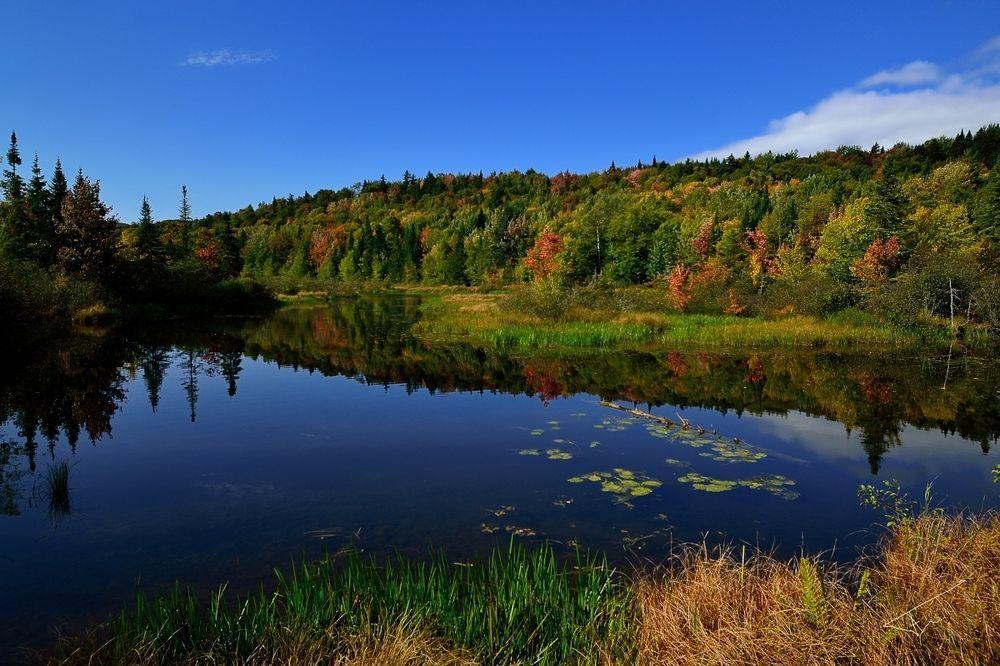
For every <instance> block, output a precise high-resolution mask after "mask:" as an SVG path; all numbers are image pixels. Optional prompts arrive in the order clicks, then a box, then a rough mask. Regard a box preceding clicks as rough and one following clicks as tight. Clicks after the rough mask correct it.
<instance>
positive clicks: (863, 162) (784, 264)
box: [0, 125, 1000, 324]
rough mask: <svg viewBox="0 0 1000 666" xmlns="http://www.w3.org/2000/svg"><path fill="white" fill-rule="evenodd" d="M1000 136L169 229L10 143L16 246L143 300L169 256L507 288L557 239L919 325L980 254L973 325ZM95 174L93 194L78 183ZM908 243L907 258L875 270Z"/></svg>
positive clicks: (624, 173)
mask: <svg viewBox="0 0 1000 666" xmlns="http://www.w3.org/2000/svg"><path fill="white" fill-rule="evenodd" d="M998 140H1000V126H997V125H991V126H988V127H985V128H982V129H981V130H979V131H978V132H976V133H974V134H971V133H961V134H960V135H958V136H957V137H955V138H954V139H944V138H941V139H934V140H931V141H928V142H926V143H924V144H921V145H917V146H906V145H900V146H896V147H894V148H893V149H892V150H889V151H884V150H881V149H879V150H876V151H863V150H858V149H855V148H838V149H836V150H831V151H826V152H821V153H818V154H816V155H813V156H810V157H799V156H797V155H795V154H784V155H774V154H770V153H768V154H765V155H761V156H759V157H756V158H754V157H751V156H749V155H747V156H745V157H743V158H739V159H737V158H728V159H725V160H707V161H702V162H695V161H685V162H682V163H676V164H665V163H662V162H656V163H654V164H652V165H642V164H637V165H635V167H628V168H618V167H617V166H616V167H615V168H612V169H607V170H605V171H601V172H594V173H588V174H569V173H562V174H557V175H555V176H552V177H549V176H546V175H544V174H541V173H538V172H535V171H531V170H529V171H526V172H519V171H512V172H506V173H493V174H489V175H483V174H481V173H480V174H433V173H428V174H427V175H425V176H424V177H423V178H417V177H415V176H414V175H413V174H412V173H410V172H409V171H407V172H406V173H405V174H404V176H403V178H402V180H401V181H395V182H394V181H390V180H388V179H386V178H385V177H383V178H381V179H379V180H377V181H366V182H363V183H359V184H357V185H355V186H354V187H352V188H342V189H340V190H320V191H318V192H316V193H313V194H311V193H309V192H306V193H304V194H302V195H299V196H293V195H288V196H287V197H280V198H279V197H275V198H273V199H272V200H271V201H270V202H269V203H268V202H265V203H260V204H258V205H256V206H246V207H245V208H242V209H240V210H236V211H231V212H218V213H213V214H211V215H208V216H205V217H203V218H200V219H195V218H194V217H193V216H192V211H191V204H190V201H189V198H188V191H187V187H186V186H184V187H182V188H181V202H180V208H179V211H178V219H176V220H162V221H160V222H153V221H152V215H151V211H148V210H146V209H144V211H143V213H142V215H141V216H140V220H139V224H138V225H137V227H136V228H134V229H129V228H120V227H119V225H117V223H115V222H114V218H113V217H112V216H111V215H110V211H108V210H107V207H105V206H104V205H103V204H102V203H101V202H100V199H99V196H97V195H98V194H99V190H98V188H97V184H96V182H91V181H89V180H88V179H86V178H84V177H83V176H82V174H81V176H80V177H79V178H78V179H77V184H76V185H74V187H73V191H67V190H68V188H67V185H66V182H65V177H64V176H63V175H62V171H61V166H60V165H59V164H58V163H57V165H56V172H55V173H53V176H52V178H51V179H50V181H49V183H48V184H46V182H45V179H44V178H43V177H42V175H41V171H40V169H39V168H38V167H37V160H36V161H35V164H34V165H33V168H32V176H31V180H30V182H29V183H27V184H25V183H24V180H23V179H22V178H21V175H20V174H19V173H18V166H19V165H20V164H21V158H20V152H19V148H18V145H17V141H16V137H15V136H12V137H11V147H10V150H9V151H8V155H7V168H6V169H5V170H4V175H3V189H4V193H5V198H4V202H3V204H2V208H0V213H2V220H0V221H2V237H0V241H2V243H0V246H2V247H5V248H6V251H7V252H8V253H10V254H12V255H14V256H16V257H18V258H23V259H30V260H33V261H35V262H37V263H39V264H40V265H42V266H43V267H46V268H48V267H49V266H51V265H52V264H53V263H55V262H56V259H57V258H58V263H59V266H60V267H61V269H62V270H63V271H64V272H66V273H67V274H69V275H72V276H75V277H76V278H77V279H80V278H83V279H87V280H90V281H93V282H97V283H100V284H101V286H102V287H103V288H104V289H105V291H106V292H107V293H108V295H109V297H110V298H111V300H112V301H114V300H115V299H118V300H119V301H122V302H126V303H127V302H149V301H153V302H157V301H158V299H160V298H161V296H160V294H169V293H171V292H178V291H182V292H187V293H194V292H193V291H192V290H191V289H189V288H181V289H176V288H174V287H173V286H171V285H163V284H162V283H163V282H164V281H167V280H169V279H170V277H171V275H172V269H170V268H169V266H168V265H171V264H178V267H177V269H176V272H179V273H181V274H182V277H183V279H184V282H185V283H186V284H188V286H190V284H189V283H190V282H191V281H192V280H193V279H194V278H193V277H192V276H193V275H194V273H196V272H197V271H195V270H194V269H193V268H191V267H190V266H185V265H184V264H185V263H186V262H190V261H198V262H200V263H201V264H202V266H203V267H204V269H205V274H204V275H202V276H200V277H198V278H197V280H195V281H200V282H203V283H204V282H205V281H208V282H219V281H223V280H227V279H231V278H233V277H236V276H240V275H242V276H244V277H246V278H255V279H264V280H272V279H275V278H278V279H280V280H283V281H284V282H285V283H286V284H287V286H288V288H289V290H291V289H294V284H293V283H295V282H297V281H298V282H301V283H302V284H310V283H312V281H314V280H317V279H318V280H320V281H322V282H324V283H328V284H332V283H337V282H341V283H351V284H366V283H371V282H378V283H399V282H407V283H412V282H415V281H423V282H426V283H429V284H435V285H476V286H482V287H488V288H494V287H503V286H507V285H511V284H515V283H519V282H524V281H527V280H528V279H529V278H530V277H532V273H531V269H530V264H531V258H530V256H529V253H530V252H531V251H532V248H533V247H535V245H536V241H538V239H539V238H540V234H541V233H542V232H543V230H544V231H546V233H550V234H553V235H554V236H557V237H558V239H559V242H558V253H557V254H558V260H557V261H555V260H553V265H555V266H557V268H556V269H554V271H553V272H554V277H556V278H557V279H558V280H559V282H560V283H562V284H565V285H567V286H570V287H580V286H582V285H586V284H588V283H591V282H592V281H598V282H597V283H598V284H600V285H603V286H605V287H607V286H623V285H633V284H647V283H650V282H655V281H657V280H660V279H664V278H665V277H666V276H668V275H671V274H673V273H674V271H675V269H676V267H677V266H678V265H683V266H684V269H683V270H682V271H681V272H683V273H684V274H685V275H687V276H688V278H687V279H686V280H685V283H684V284H682V285H674V287H679V288H682V289H683V291H684V293H683V294H681V296H682V297H683V298H682V300H683V301H684V309H685V310H686V311H691V312H698V313H711V314H718V313H723V312H725V313H727V314H739V315H741V316H748V315H750V316H752V315H760V314H764V315H768V316H777V315H782V314H810V315H816V314H828V313H830V312H834V311H837V310H840V309H844V308H848V307H854V306H856V305H857V304H859V303H861V304H863V305H864V306H865V307H867V308H869V309H871V310H872V311H873V312H876V313H877V314H879V315H880V316H882V317H884V318H885V319H888V320H891V321H897V322H905V323H920V322H921V321H924V322H926V321H927V320H928V319H929V318H930V319H933V318H939V317H940V316H941V314H942V313H941V305H940V300H941V299H940V282H941V281H940V277H941V275H943V273H941V272H940V271H939V270H938V269H937V268H934V269H933V270H932V269H931V268H930V267H931V265H932V264H934V263H935V262H937V263H939V264H940V263H941V262H940V261H939V260H938V259H937V258H938V257H940V256H945V255H946V256H949V257H961V261H964V262H965V263H966V264H967V266H966V269H965V270H964V271H956V270H952V268H949V269H948V271H949V272H951V273H952V275H951V276H950V277H951V280H952V287H950V288H949V289H950V291H949V299H948V301H949V318H950V314H951V312H950V308H951V295H952V293H953V290H954V289H955V287H954V284H955V282H956V281H957V282H960V283H961V285H960V287H959V289H960V290H961V294H962V296H961V297H962V299H963V303H964V304H965V306H966V307H965V311H964V315H965V319H968V320H969V323H972V324H979V323H982V322H986V323H988V322H989V321H991V318H992V317H994V310H995V308H993V304H992V301H991V300H990V298H989V297H988V294H982V297H980V296H977V294H981V293H982V291H981V289H980V287H979V285H981V284H982V283H985V282H989V281H990V280H991V279H992V278H994V277H996V276H997V275H998V274H1000V272H998V269H997V265H998V262H997V258H998V257H1000V168H998V167H997V166H996V165H995V163H994V162H991V161H986V160H993V161H995V160H996V159H997V150H996V146H997V145H998ZM81 178H82V179H83V184H84V185H86V186H87V188H89V191H88V192H78V191H77V190H78V189H79V187H80V179H81ZM66 211H70V212H71V215H70V216H69V218H66V216H65V215H64V212H66ZM57 232H58V233H57ZM893 238H895V239H896V240H893V241H892V247H893V248H897V241H898V248H897V249H895V250H893V251H892V253H891V254H892V256H891V257H888V258H885V257H883V259H884V262H883V263H884V265H882V264H877V265H876V264H873V263H872V262H874V261H876V260H878V261H881V260H880V259H878V256H879V254H878V253H879V251H883V252H884V248H885V243H888V242H889V241H890V240H891V239H893ZM875 241H878V244H875V245H873V242H875ZM873 257H874V258H873ZM549 259H552V258H551V257H550V258H549ZM948 261H951V262H952V266H953V267H955V266H957V261H953V260H952V259H949V260H948ZM873 265H874V269H873V268H872V266H873ZM859 267H860V268H859ZM935 271H937V272H935ZM932 273H933V275H932ZM672 288H673V287H672ZM539 292H540V293H537V294H530V293H529V294H526V295H525V296H524V297H523V300H524V302H523V303H522V304H521V305H519V306H517V307H520V308H522V309H523V311H524V312H525V313H534V316H539V317H542V318H545V319H557V318H559V317H561V316H563V315H564V313H565V311H566V309H567V307H568V306H566V305H562V304H559V303H556V302H555V297H554V296H553V294H552V293H550V294H545V293H541V290H539ZM553 293H554V292H553ZM519 298H520V297H519ZM672 300H674V301H675V303H674V304H675V306H676V305H677V302H676V301H677V300H678V299H672ZM666 302H667V299H664V304H665V303H666ZM113 304H114V303H113Z"/></svg>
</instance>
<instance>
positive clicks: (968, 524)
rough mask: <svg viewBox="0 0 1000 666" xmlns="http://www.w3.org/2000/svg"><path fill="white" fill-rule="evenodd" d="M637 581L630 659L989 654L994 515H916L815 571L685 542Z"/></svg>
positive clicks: (852, 659)
mask: <svg viewBox="0 0 1000 666" xmlns="http://www.w3.org/2000/svg"><path fill="white" fill-rule="evenodd" d="M677 565H678V566H676V567H672V572H673V573H671V574H666V575H663V576H659V577H646V578H643V579H642V580H640V581H639V582H638V583H637V597H638V600H639V601H638V603H639V607H640V610H639V613H640V620H639V628H638V639H637V642H638V650H639V661H640V662H641V663H656V664H668V663H669V664H696V663H697V664H763V663H767V664H839V663H849V664H850V663H856V664H986V663H998V662H1000V588H998V583H997V582H996V580H995V574H996V572H997V570H998V565H1000V521H998V520H997V518H996V516H988V517H986V518H983V519H981V520H974V519H955V518H946V517H943V516H938V515H934V514H929V515H924V516H921V517H919V518H917V519H915V520H913V521H910V522H906V523H904V524H902V525H900V526H898V527H896V528H895V529H894V530H893V531H892V532H891V534H890V536H889V537H888V538H887V540H886V542H885V544H884V548H883V550H882V551H881V555H880V558H879V560H878V561H877V562H875V563H873V564H872V566H871V567H870V568H864V567H862V566H861V565H858V566H857V567H855V568H853V569H851V570H842V571H838V570H835V569H830V570H827V571H822V568H821V566H820V565H819V564H818V563H817V562H816V561H814V560H800V561H799V562H797V563H791V564H789V563H783V562H778V561H775V560H773V559H771V558H768V557H764V556H754V557H751V558H748V559H745V560H744V559H742V558H740V557H739V553H737V552H734V551H723V552H715V553H712V552H709V551H707V550H706V549H704V548H698V549H689V550H686V551H684V552H683V553H682V554H681V555H680V556H679V558H678V562H677Z"/></svg>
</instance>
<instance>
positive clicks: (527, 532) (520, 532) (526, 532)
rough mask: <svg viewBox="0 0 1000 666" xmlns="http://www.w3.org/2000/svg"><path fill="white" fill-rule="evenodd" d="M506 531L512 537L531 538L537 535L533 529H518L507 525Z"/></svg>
mask: <svg viewBox="0 0 1000 666" xmlns="http://www.w3.org/2000/svg"><path fill="white" fill-rule="evenodd" d="M504 529H505V530H506V531H507V533H508V534H510V535H512V536H519V537H530V536H535V534H536V532H535V530H533V529H531V528H530V527H517V526H516V525H506V526H504Z"/></svg>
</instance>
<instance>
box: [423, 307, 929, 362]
mask: <svg viewBox="0 0 1000 666" xmlns="http://www.w3.org/2000/svg"><path fill="white" fill-rule="evenodd" d="M520 298H524V297H523V296H517V295H516V294H514V295H503V294H450V295H443V296H435V297H428V298H426V299H425V300H424V302H423V303H422V304H421V312H422V318H421V320H420V321H419V322H418V323H417V325H416V328H415V331H416V332H417V334H418V335H420V336H422V337H425V338H428V339H462V340H471V341H474V342H480V343H482V344H486V345H490V346H494V347H501V348H509V349H519V348H520V349H533V348H540V347H545V348H554V349H558V348H565V349H573V348H580V349H584V348H610V349H651V348H656V347H670V346H677V345H687V346H692V347H702V348H752V349H765V348H775V347H813V348H830V349H847V348H856V347H872V346H877V347H883V348H899V347H912V346H914V345H917V344H920V343H927V342H930V343H934V344H937V343H942V344H947V340H948V336H947V334H946V332H945V331H943V330H938V329H927V330H921V331H915V330H911V329H904V328H899V327H895V326H889V325H885V324H880V323H878V322H877V321H875V320H874V319H873V318H872V317H871V316H869V315H865V314H864V313H859V312H843V313H838V314H837V315H831V316H829V317H825V318H820V317H812V316H791V317H785V318H781V319H763V318H758V317H735V316H729V315H703V314H675V313H670V312H668V311H665V310H662V309H661V310H649V309H639V310H631V309H628V308H630V307H633V306H635V307H640V306H641V307H642V308H646V306H647V305H648V303H646V301H645V300H641V299H640V300H638V301H636V302H635V303H633V302H632V301H629V302H628V303H626V305H623V306H616V305H614V304H613V303H611V304H609V303H608V299H607V298H604V299H603V300H602V299H585V298H581V297H579V296H574V297H572V298H570V299H569V300H568V301H567V303H566V304H564V305H562V306H560V307H559V308H556V309H558V310H560V314H559V315H558V316H556V317H542V316H538V315H537V314H536V312H537V309H536V308H534V307H532V308H522V307H520V306H519V305H518V303H519V300H518V299H520ZM511 300H513V304H511ZM633 300H634V299H633Z"/></svg>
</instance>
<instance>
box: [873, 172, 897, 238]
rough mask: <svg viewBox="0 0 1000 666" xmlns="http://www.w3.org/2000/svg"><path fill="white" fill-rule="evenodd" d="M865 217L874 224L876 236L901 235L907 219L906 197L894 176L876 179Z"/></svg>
mask: <svg viewBox="0 0 1000 666" xmlns="http://www.w3.org/2000/svg"><path fill="white" fill-rule="evenodd" d="M865 217H866V218H867V220H868V222H869V224H871V225H873V227H874V229H875V235H876V237H878V238H881V239H883V240H885V239H888V238H890V237H892V236H899V234H900V231H901V230H902V228H903V222H904V221H905V219H906V197H905V196H904V195H903V191H902V189H901V188H900V187H899V183H898V182H897V181H896V179H895V178H894V177H893V176H883V177H882V178H879V179H878V180H876V181H875V187H874V188H873V190H872V196H871V197H870V198H869V200H868V206H867V208H866V209H865Z"/></svg>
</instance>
